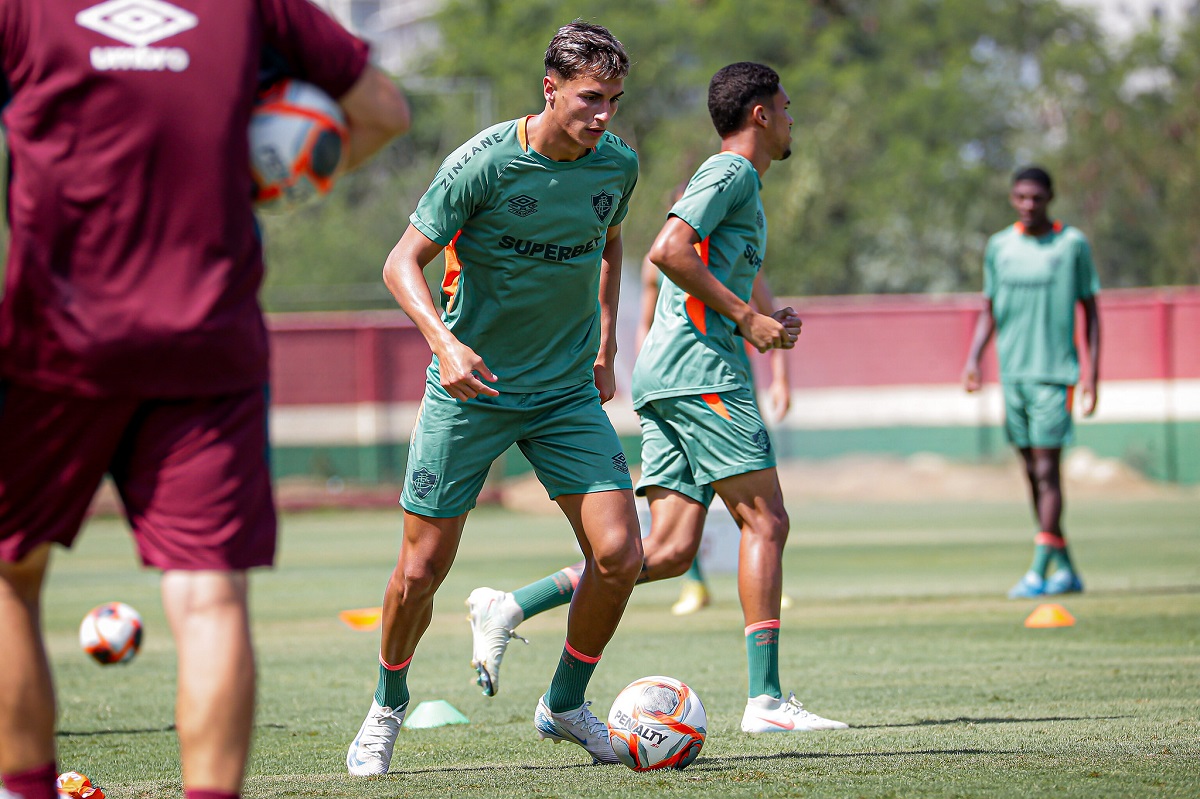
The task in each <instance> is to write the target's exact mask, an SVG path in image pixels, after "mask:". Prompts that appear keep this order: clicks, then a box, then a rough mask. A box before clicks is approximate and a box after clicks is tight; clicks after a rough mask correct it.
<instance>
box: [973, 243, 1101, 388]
mask: <svg viewBox="0 0 1200 799" xmlns="http://www.w3.org/2000/svg"><path fill="white" fill-rule="evenodd" d="M1099 291H1100V281H1099V280H1098V279H1097V277H1096V268H1095V266H1094V265H1093V264H1092V250H1091V248H1090V247H1089V246H1088V243H1087V239H1086V238H1084V235H1083V234H1082V233H1080V232H1079V230H1077V229H1076V228H1073V227H1068V226H1065V225H1063V224H1062V223H1060V222H1055V223H1054V227H1053V229H1052V230H1051V231H1050V232H1049V233H1047V234H1046V235H1044V236H1030V235H1027V234H1026V233H1025V231H1024V228H1023V227H1022V226H1021V225H1020V224H1019V223H1018V224H1016V225H1013V226H1012V227H1009V228H1006V229H1004V230H1002V231H1000V232H999V233H997V234H995V235H994V236H992V237H991V238H990V239H989V240H988V245H987V253H986V255H985V256H984V267H983V293H984V295H985V296H986V297H987V298H988V299H990V300H991V301H992V315H993V316H994V318H995V320H996V355H997V357H998V358H999V361H1000V378H1001V379H1002V380H1006V381H1013V380H1029V381H1036V382H1042V383H1060V384H1063V385H1074V384H1075V383H1076V382H1077V381H1078V380H1079V353H1078V351H1077V350H1076V347H1075V306H1076V305H1077V304H1078V303H1079V301H1080V300H1083V299H1087V298H1088V297H1093V296H1095V295H1096V294H1097V293H1098V292H1099Z"/></svg>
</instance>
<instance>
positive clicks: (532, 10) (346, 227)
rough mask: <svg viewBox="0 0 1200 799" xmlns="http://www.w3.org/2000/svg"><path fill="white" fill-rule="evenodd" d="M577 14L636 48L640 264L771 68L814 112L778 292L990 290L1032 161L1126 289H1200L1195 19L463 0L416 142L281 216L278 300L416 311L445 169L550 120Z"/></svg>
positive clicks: (416, 87)
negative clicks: (547, 79) (398, 275)
mask: <svg viewBox="0 0 1200 799" xmlns="http://www.w3.org/2000/svg"><path fill="white" fill-rule="evenodd" d="M579 15H582V16H584V17H585V18H587V19H594V20H595V21H597V22H601V23H603V24H604V25H606V26H608V27H609V28H610V29H611V30H612V31H613V32H614V33H615V34H616V35H617V36H618V37H619V38H620V39H621V40H622V41H623V42H624V44H625V46H626V48H627V49H628V51H629V53H630V55H631V57H632V59H633V61H634V66H633V70H632V72H631V74H630V76H629V78H628V80H627V81H626V95H625V99H624V100H623V103H622V106H621V111H620V113H619V114H618V115H617V117H616V118H615V120H614V123H613V125H612V129H613V130H614V131H615V132H617V133H618V134H619V135H621V136H622V137H623V138H625V139H626V140H627V141H628V142H629V143H630V144H631V145H632V146H634V147H635V148H636V149H637V150H638V152H639V155H640V157H641V164H642V177H641V181H640V183H639V188H638V193H637V195H635V197H634V200H633V203H632V207H631V212H630V216H629V218H628V219H627V220H626V222H625V225H624V230H625V237H626V254H627V257H628V259H629V260H630V262H631V263H636V260H637V259H638V258H639V257H640V255H641V253H643V252H644V251H645V250H646V248H647V247H648V246H649V244H650V241H651V240H652V238H653V236H654V234H655V232H656V231H657V230H658V228H659V226H660V225H661V223H662V219H663V214H664V211H665V198H666V195H667V193H668V192H669V190H670V188H671V187H672V186H674V185H675V184H677V183H679V182H680V181H682V180H685V179H686V178H687V177H689V176H690V174H691V173H692V171H693V170H694V169H695V167H696V166H697V165H698V164H699V162H700V161H701V160H702V159H703V158H705V157H706V156H707V155H709V154H710V153H711V152H713V151H714V150H715V148H716V146H717V138H716V136H715V134H714V133H713V131H712V126H711V123H710V122H709V120H708V115H707V110H706V108H705V93H706V89H707V83H708V79H709V77H710V76H711V75H712V73H713V72H714V71H715V70H716V69H718V68H719V67H721V66H723V65H725V64H727V63H730V62H732V61H739V60H756V61H763V62H765V63H768V64H771V65H772V66H774V67H775V68H776V69H778V70H779V72H780V73H781V75H782V77H783V82H784V85H785V87H786V88H787V90H788V92H789V94H790V95H791V98H792V113H793V116H794V117H795V120H796V124H795V128H794V130H793V139H794V149H793V155H792V157H791V158H790V159H789V160H788V161H786V162H783V163H779V164H776V165H774V166H773V167H772V169H771V171H770V172H769V173H768V175H767V177H766V180H765V181H764V184H765V186H764V201H765V202H766V205H767V212H768V217H769V222H770V243H769V247H768V257H767V264H768V269H769V270H770V274H771V277H772V281H773V284H774V286H775V288H776V290H777V292H778V293H780V294H792V295H797V294H843V293H860V292H945V291H976V290H978V289H979V287H980V282H981V278H980V274H981V260H982V252H983V247H984V244H985V242H986V240H987V237H988V236H989V235H990V234H991V233H994V232H995V231H996V230H999V229H1000V228H1002V227H1004V226H1005V225H1007V224H1010V223H1011V221H1012V219H1013V214H1012V212H1011V210H1010V209H1009V207H1008V205H1007V199H1006V197H1007V190H1008V184H1009V178H1010V175H1011V173H1012V170H1013V169H1014V168H1015V167H1016V166H1018V165H1020V164H1024V163H1030V162H1036V163H1040V164H1042V165H1044V166H1046V167H1047V168H1048V169H1050V171H1051V172H1052V173H1053V174H1054V175H1055V178H1056V182H1057V189H1058V200H1057V202H1056V204H1055V206H1054V209H1053V211H1054V213H1055V215H1056V216H1057V217H1059V218H1061V219H1063V220H1064V221H1066V222H1068V223H1070V224H1074V225H1076V226H1078V227H1079V228H1081V229H1082V230H1083V231H1084V232H1085V233H1086V234H1087V235H1088V236H1089V237H1090V238H1091V240H1092V243H1093V247H1094V250H1095V254H1096V260H1097V264H1098V266H1099V269H1100V273H1101V280H1102V282H1103V284H1104V285H1105V287H1109V288H1112V287H1122V286H1143V285H1166V284H1188V283H1196V282H1200V222H1197V220H1198V219H1200V186H1198V185H1197V182H1198V177H1197V155H1198V154H1200V152H1198V145H1200V142H1198V140H1197V119H1196V117H1197V115H1198V114H1200V111H1198V110H1197V100H1198V99H1200V97H1198V94H1200V20H1198V19H1197V17H1196V15H1195V14H1192V15H1190V16H1185V17H1184V18H1183V19H1182V21H1179V22H1177V23H1176V24H1172V25H1171V26H1169V27H1168V26H1163V25H1160V24H1156V23H1153V22H1151V23H1149V24H1147V25H1146V26H1145V27H1143V28H1142V29H1140V30H1131V31H1128V32H1127V33H1126V35H1123V36H1114V35H1113V34H1112V31H1111V30H1109V31H1107V32H1106V31H1104V30H1102V29H1101V27H1100V26H1099V24H1098V23H1097V20H1096V18H1095V15H1094V13H1093V12H1092V11H1091V10H1088V9H1081V8H1079V7H1077V6H1073V5H1072V6H1067V5H1064V4H1062V3H1060V2H1057V0H810V1H809V2H801V0H609V2H608V3H606V4H605V6H604V8H603V12H602V13H597V12H594V11H592V10H587V11H581V9H580V7H579V6H578V4H575V3H567V2H563V1H562V0H522V2H519V3H518V2H511V0H446V2H445V3H444V6H443V8H442V10H441V12H440V14H439V16H438V17H437V25H438V29H439V31H440V35H439V45H438V47H437V48H436V49H435V50H433V51H431V54H430V55H429V56H428V57H427V58H423V59H421V62H420V63H419V65H418V66H417V68H416V70H415V74H411V75H407V76H405V77H402V78H400V82H401V83H402V84H403V85H404V86H405V87H406V89H407V90H408V91H409V92H410V98H411V100H412V102H413V106H414V122H415V127H414V130H413V133H412V134H411V135H409V136H407V137H405V138H404V139H403V140H401V141H400V142H398V143H397V144H396V145H394V146H393V147H392V148H391V149H389V151H388V152H386V153H385V154H383V155H382V156H381V157H379V158H377V159H376V160H375V161H374V162H372V163H371V164H370V165H369V167H368V168H366V169H364V170H362V171H361V172H359V173H355V174H352V175H349V176H347V177H346V178H345V179H343V180H342V181H341V183H340V184H339V186H338V187H337V189H336V190H335V192H334V194H333V195H332V196H330V197H329V198H327V199H326V200H325V201H324V202H323V203H321V205H320V206H318V207H316V208H312V209H305V210H303V211H301V212H297V213H293V214H291V215H288V216H281V217H270V218H267V219H265V220H264V227H265V231H266V237H267V242H268V261H269V266H270V276H269V279H268V286H267V290H266V292H265V294H264V299H265V302H266V305H267V307H268V309H271V310H302V309H310V308H311V309H317V308H366V307H382V308H389V307H394V305H393V303H392V301H391V299H390V297H388V295H387V293H386V291H385V290H384V288H383V285H382V282H381V281H380V278H379V274H380V270H381V268H382V264H383V259H384V258H385V257H386V255H387V252H388V250H389V249H390V248H391V246H392V245H393V244H394V243H395V241H396V239H397V238H398V237H399V235H400V234H401V233H402V232H403V230H404V227H405V225H406V224H407V217H408V214H409V213H410V212H411V211H412V208H413V207H414V205H415V203H416V200H417V198H418V197H419V196H420V194H421V193H422V192H423V191H424V190H425V188H426V186H427V185H428V183H429V181H430V179H431V178H432V176H433V174H434V172H435V171H436V169H437V165H438V163H439V162H440V159H441V158H442V157H444V156H445V155H446V154H447V153H448V152H449V151H450V150H451V149H452V148H454V147H455V146H457V145H458V144H459V143H461V142H462V141H464V140H465V139H466V138H467V137H469V136H470V135H472V134H473V133H474V132H475V131H477V130H479V129H481V128H483V127H485V126H487V125H490V124H492V123H494V122H498V121H501V120H504V119H510V118H513V117H516V116H520V115H523V114H527V113H536V112H537V111H539V110H541V107H542V99H541V76H542V73H543V70H542V54H543V51H544V48H545V45H546V42H547V41H548V40H549V38H550V37H551V36H552V35H553V33H554V31H555V30H556V29H557V27H558V26H559V25H561V24H564V23H566V22H568V21H570V20H571V19H573V18H575V17H576V16H579Z"/></svg>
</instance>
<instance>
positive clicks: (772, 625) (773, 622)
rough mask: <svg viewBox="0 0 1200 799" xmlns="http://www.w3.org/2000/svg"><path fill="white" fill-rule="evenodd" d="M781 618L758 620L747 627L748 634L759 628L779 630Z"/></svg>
mask: <svg viewBox="0 0 1200 799" xmlns="http://www.w3.org/2000/svg"><path fill="white" fill-rule="evenodd" d="M778 629H779V619H767V620H766V621H756V622H754V624H751V625H750V626H749V627H747V628H746V635H750V634H751V633H756V632H758V631H759V630H778Z"/></svg>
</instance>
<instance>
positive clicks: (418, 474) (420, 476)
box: [412, 466, 438, 499]
mask: <svg viewBox="0 0 1200 799" xmlns="http://www.w3.org/2000/svg"><path fill="white" fill-rule="evenodd" d="M437 484H438V476H437V475H436V474H434V473H433V472H431V471H429V470H428V469H426V468H425V467H424V466H422V467H421V468H420V469H417V470H416V471H415V472H413V475H412V485H413V491H414V492H415V493H416V495H417V497H418V498H420V499H425V497H427V496H429V492H430V491H432V490H433V489H434V488H435V487H436V486H437Z"/></svg>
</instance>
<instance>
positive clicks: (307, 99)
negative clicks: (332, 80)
mask: <svg viewBox="0 0 1200 799" xmlns="http://www.w3.org/2000/svg"><path fill="white" fill-rule="evenodd" d="M347 137H348V131H347V128H346V116H345V114H343V113H342V108H341V106H339V105H338V104H337V102H336V101H335V100H334V99H333V98H332V97H330V96H329V95H327V94H326V93H325V92H323V91H322V90H321V89H319V88H317V87H316V86H314V85H312V84H311V83H305V82H304V81H299V80H294V79H292V78H285V79H284V80H281V81H279V82H278V83H274V84H272V85H271V86H270V87H268V88H267V89H266V90H264V91H263V92H262V93H261V94H260V95H259V97H258V102H257V103H255V106H254V113H253V116H251V118H250V169H251V172H252V173H253V175H254V201H255V204H256V205H257V206H258V207H259V208H263V209H268V210H278V211H286V210H290V209H292V208H296V207H298V206H301V205H304V204H305V203H308V202H310V201H312V200H313V199H315V198H317V197H319V196H320V195H322V194H325V193H327V192H328V191H329V190H330V189H331V188H333V181H334V177H335V175H336V174H337V169H338V165H339V164H340V163H341V162H342V153H343V152H345V150H346V146H347Z"/></svg>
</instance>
